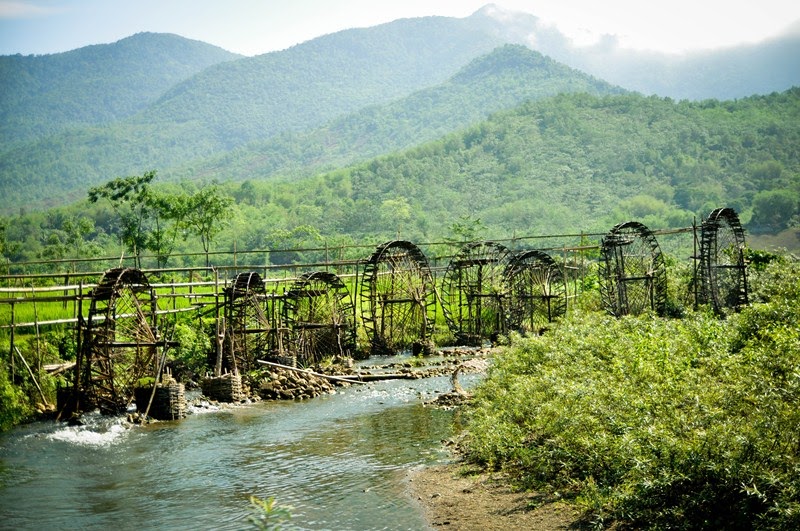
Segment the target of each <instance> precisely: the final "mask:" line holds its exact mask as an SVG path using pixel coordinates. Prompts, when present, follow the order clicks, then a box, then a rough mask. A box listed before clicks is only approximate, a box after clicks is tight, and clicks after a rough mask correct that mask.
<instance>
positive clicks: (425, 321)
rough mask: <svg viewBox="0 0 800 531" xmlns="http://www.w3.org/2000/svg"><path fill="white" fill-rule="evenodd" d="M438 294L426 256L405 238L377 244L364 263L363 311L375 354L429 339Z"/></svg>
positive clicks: (418, 344) (418, 345) (416, 346)
mask: <svg viewBox="0 0 800 531" xmlns="http://www.w3.org/2000/svg"><path fill="white" fill-rule="evenodd" d="M435 308H436V294H435V290H434V282H433V276H432V275H431V270H430V267H429V266H428V260H427V259H426V258H425V255H424V254H422V251H420V250H419V248H418V247H417V246H416V245H414V244H412V243H411V242H407V241H392V242H387V243H384V244H382V245H379V246H378V248H377V249H376V250H375V252H374V253H373V254H372V256H371V257H370V258H369V260H367V263H366V264H365V266H364V275H363V280H362V283H361V317H362V320H363V322H364V328H365V329H366V332H367V336H368V337H369V340H370V353H371V354H392V353H395V352H398V351H402V350H407V349H412V350H414V349H420V348H423V347H424V345H425V344H426V343H427V342H428V341H429V340H430V338H431V336H432V334H433V325H434V321H435V319H436V309H435Z"/></svg>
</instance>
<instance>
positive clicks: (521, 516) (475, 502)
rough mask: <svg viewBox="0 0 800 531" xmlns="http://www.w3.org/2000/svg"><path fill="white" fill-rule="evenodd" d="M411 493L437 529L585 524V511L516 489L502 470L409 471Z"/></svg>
mask: <svg viewBox="0 0 800 531" xmlns="http://www.w3.org/2000/svg"><path fill="white" fill-rule="evenodd" d="M406 482H407V485H408V495H409V496H410V497H411V498H412V500H414V501H415V502H416V503H418V504H419V505H420V508H421V510H422V513H423V515H424V516H425V519H426V520H427V522H428V525H429V526H430V527H431V528H432V529H452V530H459V531H462V530H463V531H471V530H475V531H492V530H497V531H500V530H503V531H505V530H510V529H535V530H545V531H546V530H557V529H582V528H585V527H586V526H585V524H583V523H582V522H581V520H580V511H578V509H577V508H575V507H574V506H571V505H570V504H569V503H567V502H565V501H563V500H554V499H548V498H545V497H543V496H542V495H540V494H537V493H535V492H515V491H514V490H513V489H512V487H511V485H510V483H509V482H508V481H507V479H506V478H505V477H504V476H503V475H501V474H496V473H488V472H481V471H478V470H474V469H469V468H468V467H466V466H465V465H463V464H461V463H458V462H455V463H449V464H443V465H435V466H426V467H417V468H414V469H412V470H411V471H409V473H408V475H407V477H406Z"/></svg>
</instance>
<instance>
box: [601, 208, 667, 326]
mask: <svg viewBox="0 0 800 531" xmlns="http://www.w3.org/2000/svg"><path fill="white" fill-rule="evenodd" d="M599 277H600V294H601V297H602V300H603V305H604V306H605V308H606V311H608V312H609V313H610V314H611V315H615V316H617V317H619V316H622V315H639V314H641V313H643V312H645V311H648V310H652V311H655V312H656V313H658V314H659V315H662V314H663V313H664V311H665V310H666V302H667V272H666V265H665V262H664V258H663V256H662V254H661V249H660V248H659V246H658V241H657V240H656V238H655V236H654V235H653V233H652V232H651V231H650V229H648V228H647V227H645V226H644V225H642V224H641V223H639V222H636V221H628V222H625V223H620V224H619V225H616V226H615V227H614V228H613V229H611V231H610V232H609V233H608V234H607V235H606V236H605V237H604V238H603V240H602V242H601V261H600V274H599Z"/></svg>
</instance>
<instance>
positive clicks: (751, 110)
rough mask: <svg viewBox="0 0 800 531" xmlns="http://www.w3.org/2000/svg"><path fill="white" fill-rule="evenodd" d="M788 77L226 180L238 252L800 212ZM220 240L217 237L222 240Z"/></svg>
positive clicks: (560, 103) (590, 104) (543, 115)
mask: <svg viewBox="0 0 800 531" xmlns="http://www.w3.org/2000/svg"><path fill="white" fill-rule="evenodd" d="M799 145H800V88H796V89H792V90H790V91H787V92H785V93H781V94H772V95H769V96H754V97H751V98H745V99H742V100H737V101H727V102H718V101H714V100H709V101H705V102H689V101H682V102H675V101H673V100H670V99H664V98H657V97H643V96H641V95H637V94H628V95H612V96H602V97H596V96H589V95H586V94H572V95H570V94H564V95H559V96H556V97H555V98H550V99H545V100H539V101H535V102H528V103H525V104H523V105H522V106H520V107H518V108H516V109H514V110H511V111H504V112H501V113H498V114H496V115H494V116H492V117H491V119H489V120H488V121H485V122H482V123H480V124H479V125H476V126H474V127H470V128H468V129H467V130H465V131H464V132H460V133H456V134H452V135H449V136H447V137H445V138H443V139H441V140H437V141H435V142H430V143H427V144H424V145H422V146H420V147H417V148H413V149H410V150H408V151H405V152H403V153H396V154H392V155H388V156H385V157H380V158H378V159H375V160H373V161H370V162H368V163H365V164H360V165H357V166H353V167H351V168H348V169H344V170H337V171H333V172H330V173H328V174H325V175H321V176H319V177H315V178H312V179H306V180H302V181H299V182H293V183H275V184H271V185H270V184H265V183H259V182H255V181H247V182H245V183H243V184H242V185H239V186H238V187H237V186H234V185H231V186H229V187H228V189H229V190H231V193H232V195H234V197H236V198H237V200H238V201H239V206H238V208H239V212H240V213H241V218H240V217H238V216H236V215H234V216H232V217H231V218H230V219H232V220H241V221H240V222H241V224H239V225H236V224H234V225H233V226H232V230H233V232H232V234H236V237H237V242H238V246H239V249H242V248H246V247H247V248H249V247H250V246H253V247H255V248H259V246H260V245H261V246H263V245H268V244H269V235H270V234H271V233H274V232H275V231H280V230H288V229H292V228H293V227H297V226H308V225H310V226H313V227H316V228H317V229H318V230H319V231H320V232H321V233H322V234H323V235H327V236H329V237H335V236H338V235H349V236H350V237H352V238H355V239H356V241H363V240H375V241H379V240H380V239H381V238H393V237H397V236H398V235H399V236H400V237H403V238H408V239H412V240H416V241H430V239H431V238H438V237H442V236H444V235H447V234H448V230H449V227H451V226H452V225H453V224H454V223H456V222H459V221H460V220H462V219H464V218H468V219H470V220H473V221H474V220H480V222H481V225H482V226H483V227H484V228H485V229H486V230H485V232H483V233H480V234H478V235H479V236H484V237H489V238H506V237H509V236H510V235H512V234H528V235H530V234H533V235H536V234H563V233H564V232H565V231H566V232H567V233H570V232H575V231H579V230H589V231H598V232H605V231H607V230H608V229H609V228H610V227H611V226H613V225H614V224H616V223H619V222H621V221H626V220H629V219H634V220H638V221H640V222H643V223H645V224H646V225H648V226H650V227H652V228H666V227H686V226H690V225H691V224H692V220H693V218H694V217H695V216H696V217H697V218H698V219H702V218H703V217H705V216H706V215H708V213H709V212H710V211H711V210H712V209H714V208H717V207H720V206H729V207H733V208H735V209H736V210H737V211H738V212H740V215H741V218H742V221H743V222H745V223H747V224H748V228H749V229H750V230H753V231H773V232H776V231H780V230H782V229H783V228H785V227H787V226H788V225H789V224H791V223H797V220H798V219H800V218H799V217H798V216H800V202H799V201H798V198H800V156H799V155H798V151H797V146H799ZM221 245H224V244H221Z"/></svg>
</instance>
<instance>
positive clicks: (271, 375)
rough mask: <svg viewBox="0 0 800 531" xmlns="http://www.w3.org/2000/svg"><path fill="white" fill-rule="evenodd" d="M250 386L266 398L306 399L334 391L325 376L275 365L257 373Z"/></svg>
mask: <svg viewBox="0 0 800 531" xmlns="http://www.w3.org/2000/svg"><path fill="white" fill-rule="evenodd" d="M252 388H253V389H254V390H255V391H256V392H257V393H258V395H259V396H260V397H261V398H263V399H266V400H306V399H309V398H315V397H318V396H320V395H324V394H330V393H333V392H334V386H333V384H331V382H330V381H328V380H327V379H325V378H321V377H319V376H314V375H313V374H308V373H304V372H298V371H290V370H286V369H280V368H277V367H275V368H270V369H269V370H264V371H263V372H261V373H259V375H258V377H257V378H256V380H255V381H254V382H253V383H252Z"/></svg>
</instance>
